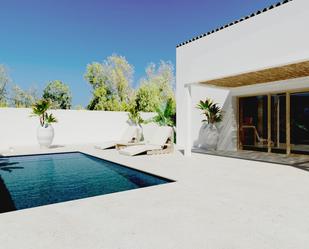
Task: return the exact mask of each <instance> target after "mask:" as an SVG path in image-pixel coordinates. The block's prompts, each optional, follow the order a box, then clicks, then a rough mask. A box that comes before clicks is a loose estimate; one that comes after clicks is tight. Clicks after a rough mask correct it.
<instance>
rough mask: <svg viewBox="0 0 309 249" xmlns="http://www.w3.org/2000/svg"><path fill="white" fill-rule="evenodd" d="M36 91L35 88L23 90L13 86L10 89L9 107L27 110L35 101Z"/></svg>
mask: <svg viewBox="0 0 309 249" xmlns="http://www.w3.org/2000/svg"><path fill="white" fill-rule="evenodd" d="M37 99H38V98H37V90H36V88H29V89H28V90H23V89H22V88H20V87H19V86H17V85H15V86H13V88H12V93H11V96H10V101H11V106H13V107H17V108H21V107H25V108H29V107H31V106H32V105H33V104H34V103H35V102H36V101H37Z"/></svg>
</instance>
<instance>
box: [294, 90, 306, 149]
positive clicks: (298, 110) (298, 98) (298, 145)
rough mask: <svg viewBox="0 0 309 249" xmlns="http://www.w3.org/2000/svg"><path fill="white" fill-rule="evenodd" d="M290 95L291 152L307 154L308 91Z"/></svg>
mask: <svg viewBox="0 0 309 249" xmlns="http://www.w3.org/2000/svg"><path fill="white" fill-rule="evenodd" d="M290 96H291V97H290V98H291V99H290V103H291V108H290V111H291V122H290V123H291V152H292V153H301V154H309V92H301V93H291V95H290Z"/></svg>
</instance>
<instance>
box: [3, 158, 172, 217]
mask: <svg viewBox="0 0 309 249" xmlns="http://www.w3.org/2000/svg"><path fill="white" fill-rule="evenodd" d="M168 182H171V181H170V180H168V179H164V178H161V177H157V176H154V175H150V174H147V173H144V172H141V171H138V170H134V169H131V168H128V167H125V166H121V165H119V164H115V163H112V162H109V161H105V160H102V159H99V158H96V157H92V156H89V155H86V154H83V153H79V152H74V153H62V154H47V155H33V156H14V157H2V158H0V212H7V211H13V210H19V209H25V208H31V207H37V206H42V205H47V204H52V203H59V202H64V201H70V200H76V199H81V198H86V197H91V196H98V195H104V194H109V193H114V192H119V191H125V190H130V189H137V188H143V187H148V186H153V185H159V184H164V183H168Z"/></svg>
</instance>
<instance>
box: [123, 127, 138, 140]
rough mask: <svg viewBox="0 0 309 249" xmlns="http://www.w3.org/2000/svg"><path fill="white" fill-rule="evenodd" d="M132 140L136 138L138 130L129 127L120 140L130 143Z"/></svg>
mask: <svg viewBox="0 0 309 249" xmlns="http://www.w3.org/2000/svg"><path fill="white" fill-rule="evenodd" d="M133 138H135V139H137V138H138V128H137V127H136V126H129V127H128V128H127V130H126V131H125V133H124V134H123V135H122V137H121V140H122V141H126V142H130V141H132V140H133Z"/></svg>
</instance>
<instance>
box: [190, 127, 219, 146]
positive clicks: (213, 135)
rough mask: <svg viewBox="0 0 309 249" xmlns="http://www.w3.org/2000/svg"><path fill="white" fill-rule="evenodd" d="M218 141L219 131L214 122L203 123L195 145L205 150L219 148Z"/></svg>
mask: <svg viewBox="0 0 309 249" xmlns="http://www.w3.org/2000/svg"><path fill="white" fill-rule="evenodd" d="M218 141H219V132H218V129H217V127H216V126H215V125H214V124H203V125H202V127H201V129H200V132H199V138H198V140H197V141H196V142H195V143H194V146H195V147H198V148H201V149H205V150H217V146H218Z"/></svg>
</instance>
